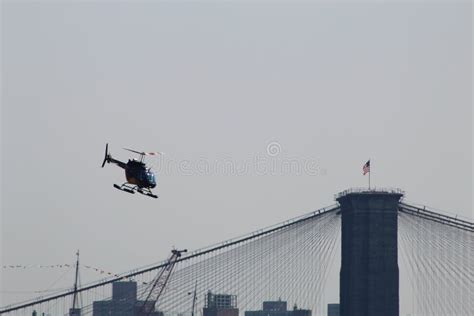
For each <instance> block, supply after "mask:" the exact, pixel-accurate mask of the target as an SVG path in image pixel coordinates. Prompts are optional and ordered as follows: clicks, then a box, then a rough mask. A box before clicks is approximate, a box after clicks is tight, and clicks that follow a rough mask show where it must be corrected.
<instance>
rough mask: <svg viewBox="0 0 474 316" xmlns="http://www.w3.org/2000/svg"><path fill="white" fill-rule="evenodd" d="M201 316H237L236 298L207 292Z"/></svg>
mask: <svg viewBox="0 0 474 316" xmlns="http://www.w3.org/2000/svg"><path fill="white" fill-rule="evenodd" d="M203 316H239V309H238V308H237V296H235V295H229V294H212V292H211V291H209V292H207V294H206V297H205V304H204V308H203Z"/></svg>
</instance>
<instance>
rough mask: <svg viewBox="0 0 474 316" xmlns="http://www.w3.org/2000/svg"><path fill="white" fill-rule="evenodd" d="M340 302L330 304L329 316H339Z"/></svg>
mask: <svg viewBox="0 0 474 316" xmlns="http://www.w3.org/2000/svg"><path fill="white" fill-rule="evenodd" d="M339 315H340V313H339V304H328V316H339Z"/></svg>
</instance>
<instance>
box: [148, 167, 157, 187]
mask: <svg viewBox="0 0 474 316" xmlns="http://www.w3.org/2000/svg"><path fill="white" fill-rule="evenodd" d="M146 178H147V180H148V183H150V184H152V185H156V179H155V174H154V173H153V172H151V170H150V169H148V170H147V172H146Z"/></svg>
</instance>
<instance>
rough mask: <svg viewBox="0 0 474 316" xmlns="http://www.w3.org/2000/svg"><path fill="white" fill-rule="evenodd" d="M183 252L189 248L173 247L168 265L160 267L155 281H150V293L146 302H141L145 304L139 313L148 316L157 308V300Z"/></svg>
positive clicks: (147, 291)
mask: <svg viewBox="0 0 474 316" xmlns="http://www.w3.org/2000/svg"><path fill="white" fill-rule="evenodd" d="M183 252H187V250H186V249H184V250H176V249H173V250H172V251H171V256H170V257H169V259H168V261H167V263H166V265H165V266H163V267H162V268H161V269H160V271H159V272H158V274H157V276H156V277H155V278H154V279H153V281H152V282H151V283H150V286H149V287H148V289H147V290H146V291H145V293H148V294H147V296H146V299H145V300H144V302H143V303H141V304H143V305H141V307H140V312H139V315H144V316H148V315H150V314H151V313H152V312H153V311H154V310H155V305H156V302H157V301H158V299H159V298H160V296H161V294H162V293H163V291H164V290H165V287H166V284H167V283H168V281H169V279H170V277H171V274H172V273H173V269H174V266H175V265H176V262H177V260H178V259H179V257H181V254H182V253H183Z"/></svg>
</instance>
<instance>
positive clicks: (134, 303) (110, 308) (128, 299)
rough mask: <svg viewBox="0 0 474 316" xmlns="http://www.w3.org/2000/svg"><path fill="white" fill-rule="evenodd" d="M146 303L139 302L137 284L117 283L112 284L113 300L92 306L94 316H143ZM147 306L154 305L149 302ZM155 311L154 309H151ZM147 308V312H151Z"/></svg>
mask: <svg viewBox="0 0 474 316" xmlns="http://www.w3.org/2000/svg"><path fill="white" fill-rule="evenodd" d="M144 303H145V302H144V301H139V300H137V283H136V282H132V281H128V282H115V283H113V284H112V299H111V300H106V301H96V302H94V303H93V304H92V316H110V315H114V316H115V315H117V316H118V315H120V316H141V313H140V309H141V307H142V306H143V304H144ZM147 304H153V302H148V303H147ZM150 309H151V310H154V307H152V308H150ZM150 309H149V308H147V310H150ZM148 315H150V316H163V313H162V312H159V311H153V312H152V313H151V314H148Z"/></svg>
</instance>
